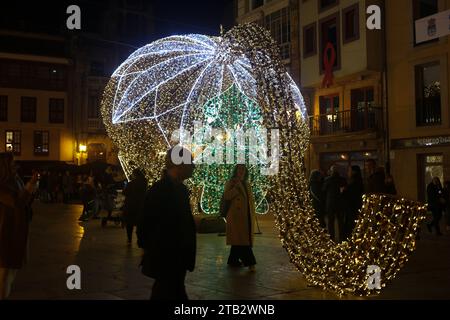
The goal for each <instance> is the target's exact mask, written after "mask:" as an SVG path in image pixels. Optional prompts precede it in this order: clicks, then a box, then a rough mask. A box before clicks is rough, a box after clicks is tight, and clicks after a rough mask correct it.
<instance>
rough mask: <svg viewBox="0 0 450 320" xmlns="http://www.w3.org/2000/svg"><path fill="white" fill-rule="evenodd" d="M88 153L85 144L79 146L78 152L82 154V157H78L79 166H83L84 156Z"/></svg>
mask: <svg viewBox="0 0 450 320" xmlns="http://www.w3.org/2000/svg"><path fill="white" fill-rule="evenodd" d="M86 151H87V146H86V145H84V144H80V145H78V152H79V153H80V156H79V157H78V165H81V164H82V161H81V160H82V159H83V154H85V153H86Z"/></svg>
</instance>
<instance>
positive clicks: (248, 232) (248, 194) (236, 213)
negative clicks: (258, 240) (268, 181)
mask: <svg viewBox="0 0 450 320" xmlns="http://www.w3.org/2000/svg"><path fill="white" fill-rule="evenodd" d="M223 198H224V200H225V201H227V202H228V205H227V208H228V210H227V215H226V221H227V245H230V246H231V250H230V256H229V257H228V265H229V266H231V267H239V266H242V265H244V266H246V267H249V270H250V271H252V272H254V271H255V265H256V259H255V256H254V254H253V250H252V247H253V240H254V239H253V233H254V232H253V230H254V226H253V222H254V221H255V200H254V198H253V192H252V188H251V186H250V184H249V182H248V170H247V168H246V167H245V165H243V164H238V165H237V166H236V167H235V169H234V172H233V176H232V178H231V179H230V180H229V181H228V182H227V184H226V185H225V191H224V195H223Z"/></svg>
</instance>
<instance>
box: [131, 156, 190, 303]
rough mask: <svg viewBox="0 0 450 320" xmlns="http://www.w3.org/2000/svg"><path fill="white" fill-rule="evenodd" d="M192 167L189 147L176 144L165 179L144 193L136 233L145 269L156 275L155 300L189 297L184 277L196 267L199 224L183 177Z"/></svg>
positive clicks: (149, 273)
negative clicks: (180, 161)
mask: <svg viewBox="0 0 450 320" xmlns="http://www.w3.org/2000/svg"><path fill="white" fill-rule="evenodd" d="M172 151H173V155H174V156H173V157H172ZM180 153H182V154H183V155H182V156H181V157H182V158H183V163H182V164H179V165H177V164H175V163H179V162H178V161H174V160H176V158H178V159H180ZM186 155H188V156H186ZM186 158H187V159H188V160H186ZM189 159H190V160H189ZM174 162H175V163H174ZM193 168H194V166H193V164H192V156H191V155H190V153H189V151H187V150H186V149H181V150H180V149H179V148H178V147H174V148H173V149H171V150H169V152H168V153H167V156H166V169H165V172H164V175H163V177H162V179H161V180H159V181H157V182H156V183H155V184H154V185H153V186H152V187H151V188H150V189H149V190H148V192H147V194H146V196H145V200H144V206H143V210H142V213H141V216H140V217H139V222H138V226H137V235H138V245H139V247H141V248H143V249H144V256H143V259H142V263H141V266H142V273H143V274H144V275H146V276H149V277H151V278H154V279H155V283H154V285H153V289H152V295H151V299H153V300H187V299H188V297H187V294H186V289H185V286H184V280H185V277H186V272H187V271H190V272H192V271H193V270H194V267H195V255H196V228H195V222H194V218H193V216H192V211H191V206H190V202H189V192H188V189H187V187H186V186H185V185H184V184H183V181H184V180H185V179H188V178H190V177H191V176H192V172H193Z"/></svg>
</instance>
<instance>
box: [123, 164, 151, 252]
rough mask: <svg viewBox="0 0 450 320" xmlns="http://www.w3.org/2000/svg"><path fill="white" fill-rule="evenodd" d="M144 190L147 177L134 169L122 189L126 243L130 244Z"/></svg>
mask: <svg viewBox="0 0 450 320" xmlns="http://www.w3.org/2000/svg"><path fill="white" fill-rule="evenodd" d="M146 191H147V179H146V178H145V175H144V174H143V173H142V171H141V170H140V169H134V171H133V173H132V175H131V181H130V183H128V185H127V186H126V188H125V189H124V190H123V194H124V195H125V203H124V206H123V214H124V222H125V224H126V229H127V238H128V244H131V241H132V238H133V229H134V226H136V224H137V219H138V215H139V213H140V212H141V210H142V206H143V204H144V198H145V193H146Z"/></svg>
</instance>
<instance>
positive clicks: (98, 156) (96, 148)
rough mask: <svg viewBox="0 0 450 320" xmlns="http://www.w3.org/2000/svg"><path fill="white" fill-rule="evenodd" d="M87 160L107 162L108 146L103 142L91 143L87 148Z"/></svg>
mask: <svg viewBox="0 0 450 320" xmlns="http://www.w3.org/2000/svg"><path fill="white" fill-rule="evenodd" d="M87 162H88V163H89V162H106V146H105V144H103V143H91V144H89V145H88V148H87Z"/></svg>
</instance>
